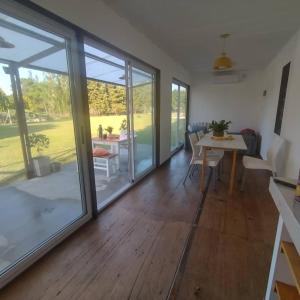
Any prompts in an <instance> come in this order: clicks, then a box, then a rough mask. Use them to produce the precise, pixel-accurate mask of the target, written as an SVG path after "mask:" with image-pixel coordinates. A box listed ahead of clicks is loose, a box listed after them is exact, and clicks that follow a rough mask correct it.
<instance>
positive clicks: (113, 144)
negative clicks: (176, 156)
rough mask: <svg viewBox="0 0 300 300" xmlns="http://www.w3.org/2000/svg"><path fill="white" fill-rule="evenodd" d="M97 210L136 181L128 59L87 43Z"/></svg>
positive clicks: (91, 42) (94, 43) (86, 54)
mask: <svg viewBox="0 0 300 300" xmlns="http://www.w3.org/2000/svg"><path fill="white" fill-rule="evenodd" d="M84 50H85V66H86V76H87V90H88V101H89V113H90V124H91V137H92V148H93V161H94V174H95V187H96V193H97V207H98V208H99V209H101V208H102V207H104V206H105V205H107V204H108V203H109V202H110V201H111V200H112V199H114V198H115V197H116V196H117V195H118V194H119V193H120V191H123V190H124V189H126V188H128V186H129V185H130V184H131V182H132V176H131V172H130V170H131V164H130V157H131V155H130V136H129V134H128V132H129V130H128V124H129V121H128V118H129V117H128V101H127V87H126V75H125V60H124V59H123V58H122V57H117V56H116V55H113V54H112V53H110V52H109V50H108V49H103V48H102V47H101V45H99V44H98V43H96V42H94V41H91V40H87V41H86V43H85V45H84Z"/></svg>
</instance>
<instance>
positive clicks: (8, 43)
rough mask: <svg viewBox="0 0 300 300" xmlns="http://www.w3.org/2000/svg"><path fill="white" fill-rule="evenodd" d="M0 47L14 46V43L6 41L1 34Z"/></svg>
mask: <svg viewBox="0 0 300 300" xmlns="http://www.w3.org/2000/svg"><path fill="white" fill-rule="evenodd" d="M0 48H6V49H10V48H15V45H14V44H12V43H10V42H8V41H6V40H5V39H4V38H3V37H2V36H0Z"/></svg>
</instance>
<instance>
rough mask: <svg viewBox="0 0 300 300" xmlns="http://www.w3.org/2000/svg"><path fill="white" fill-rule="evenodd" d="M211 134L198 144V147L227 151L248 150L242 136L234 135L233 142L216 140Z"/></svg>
mask: <svg viewBox="0 0 300 300" xmlns="http://www.w3.org/2000/svg"><path fill="white" fill-rule="evenodd" d="M211 137H212V135H211V134H206V135H205V136H204V137H203V138H201V139H200V141H199V142H198V143H197V145H198V146H202V147H208V148H216V149H226V150H247V146H246V144H245V141H244V139H243V137H242V135H239V134H232V137H233V138H234V139H233V140H214V139H212V138H211Z"/></svg>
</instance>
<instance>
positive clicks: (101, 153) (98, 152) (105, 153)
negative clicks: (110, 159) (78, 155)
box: [93, 147, 110, 157]
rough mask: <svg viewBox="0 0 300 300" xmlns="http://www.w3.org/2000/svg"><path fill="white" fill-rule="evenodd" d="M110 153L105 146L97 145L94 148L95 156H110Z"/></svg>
mask: <svg viewBox="0 0 300 300" xmlns="http://www.w3.org/2000/svg"><path fill="white" fill-rule="evenodd" d="M109 154H110V153H109V151H108V150H106V149H104V148H100V147H97V148H94V149H93V156H94V157H103V156H108V155H109Z"/></svg>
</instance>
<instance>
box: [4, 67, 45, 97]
mask: <svg viewBox="0 0 300 300" xmlns="http://www.w3.org/2000/svg"><path fill="white" fill-rule="evenodd" d="M4 66H7V65H5V64H1V63H0V88H1V89H2V90H3V91H4V93H5V94H6V95H11V94H12V90H11V83H10V76H9V75H8V74H5V73H4V70H3V67H4ZM19 73H20V78H28V77H29V74H30V73H31V74H32V76H33V77H37V78H38V79H39V80H42V79H43V72H41V71H36V70H28V69H25V68H20V69H19Z"/></svg>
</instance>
